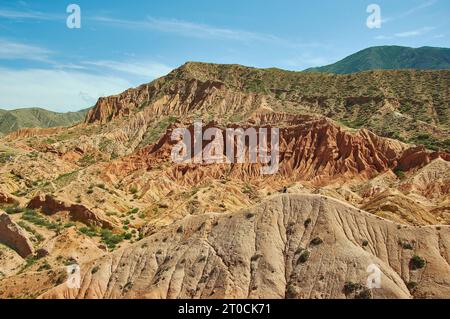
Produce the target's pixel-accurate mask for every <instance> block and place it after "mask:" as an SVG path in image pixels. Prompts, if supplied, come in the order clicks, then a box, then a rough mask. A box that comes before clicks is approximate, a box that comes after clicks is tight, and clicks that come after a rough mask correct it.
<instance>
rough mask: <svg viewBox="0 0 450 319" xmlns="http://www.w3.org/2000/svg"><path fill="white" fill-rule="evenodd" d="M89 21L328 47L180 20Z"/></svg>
mask: <svg viewBox="0 0 450 319" xmlns="http://www.w3.org/2000/svg"><path fill="white" fill-rule="evenodd" d="M87 19H90V20H93V21H96V22H99V23H103V24H106V25H110V26H115V27H122V28H130V29H141V30H153V31H158V32H163V33H172V34H175V35H178V36H183V37H189V38H198V39H213V40H233V41H241V42H261V43H270V44H273V45H280V46H284V47H290V48H308V47H309V48H311V47H316V48H318V47H321V48H324V47H327V46H326V45H325V44H322V43H318V42H314V43H303V42H300V41H293V40H291V39H286V38H283V37H279V36H276V35H273V34H268V33H260V32H251V31H246V30H239V29H230V28H222V27H216V26H212V25H208V24H202V23H195V22H190V21H184V20H178V19H165V18H154V17H147V18H146V19H143V20H126V19H117V18H111V17H106V16H96V17H89V18H87Z"/></svg>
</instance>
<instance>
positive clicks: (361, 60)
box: [305, 45, 450, 74]
mask: <svg viewBox="0 0 450 319" xmlns="http://www.w3.org/2000/svg"><path fill="white" fill-rule="evenodd" d="M377 69H382V70H398V69H417V70H446V69H450V49H449V48H436V47H428V46H424V47H420V48H410V47H403V46H398V45H385V46H376V47H370V48H366V49H363V50H361V51H358V52H356V53H354V54H352V55H349V56H348V57H346V58H344V59H342V60H340V61H338V62H336V63H333V64H330V65H326V66H322V67H316V68H309V69H307V70H305V71H306V72H327V73H337V74H348V73H355V72H361V71H367V70H377Z"/></svg>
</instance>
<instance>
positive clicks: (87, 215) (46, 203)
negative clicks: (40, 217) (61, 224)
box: [27, 195, 114, 229]
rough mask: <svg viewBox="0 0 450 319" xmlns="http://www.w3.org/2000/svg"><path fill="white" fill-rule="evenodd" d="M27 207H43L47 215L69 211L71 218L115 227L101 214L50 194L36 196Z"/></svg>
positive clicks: (101, 225)
mask: <svg viewBox="0 0 450 319" xmlns="http://www.w3.org/2000/svg"><path fill="white" fill-rule="evenodd" d="M27 207H28V208H31V209H41V210H42V212H43V213H44V214H46V215H53V214H56V213H58V212H69V214H70V217H71V219H72V220H74V221H79V222H82V223H84V224H86V225H91V226H100V227H102V228H108V229H112V228H113V227H114V224H113V223H112V222H111V221H109V220H108V219H106V218H105V217H103V216H102V215H101V214H99V213H94V212H93V211H91V210H89V209H88V208H87V207H85V206H83V205H79V204H71V203H65V202H63V201H60V200H57V199H55V198H54V197H52V196H50V195H38V196H36V197H34V198H33V199H32V200H31V201H30V202H29V203H28V206H27Z"/></svg>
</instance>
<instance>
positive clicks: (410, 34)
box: [394, 27, 435, 38]
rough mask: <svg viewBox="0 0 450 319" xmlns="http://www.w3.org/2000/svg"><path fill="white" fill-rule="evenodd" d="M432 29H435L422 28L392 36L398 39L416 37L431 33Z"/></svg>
mask: <svg viewBox="0 0 450 319" xmlns="http://www.w3.org/2000/svg"><path fill="white" fill-rule="evenodd" d="M434 29H435V28H434V27H423V28H420V29H416V30H412V31H406V32H400V33H395V34H394V36H396V37H399V38H405V37H416V36H419V35H423V34H425V33H428V32H430V31H432V30H434Z"/></svg>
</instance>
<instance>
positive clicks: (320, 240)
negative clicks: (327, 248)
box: [310, 237, 323, 246]
mask: <svg viewBox="0 0 450 319" xmlns="http://www.w3.org/2000/svg"><path fill="white" fill-rule="evenodd" d="M322 243H323V240H322V238H320V237H315V238H314V239H313V240H311V242H310V244H311V245H313V246H317V245H320V244H322Z"/></svg>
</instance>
